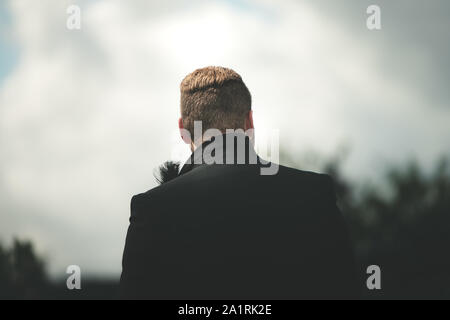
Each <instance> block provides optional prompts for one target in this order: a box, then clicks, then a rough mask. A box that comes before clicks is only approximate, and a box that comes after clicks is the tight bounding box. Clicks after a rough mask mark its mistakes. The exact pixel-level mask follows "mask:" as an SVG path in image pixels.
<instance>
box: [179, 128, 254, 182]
mask: <svg viewBox="0 0 450 320" xmlns="http://www.w3.org/2000/svg"><path fill="white" fill-rule="evenodd" d="M216 150H217V153H216ZM220 150H222V154H220V153H219V152H220ZM227 151H228V152H227ZM211 155H213V157H212V158H211ZM214 159H215V160H217V161H215V162H213V163H211V160H214ZM256 163H260V159H259V157H258V156H257V154H256V152H255V150H254V147H253V143H252V141H251V140H250V138H249V137H248V136H247V135H245V134H244V133H236V132H235V133H225V134H222V135H219V136H214V137H212V138H211V139H209V140H207V141H204V142H203V143H202V144H201V145H200V146H199V147H197V148H196V149H195V150H194V152H193V153H192V154H191V156H190V157H189V159H188V160H187V161H186V162H185V164H184V165H183V167H182V168H181V170H180V174H179V175H182V174H184V173H186V172H189V171H191V170H192V169H194V168H195V167H198V166H201V165H205V164H256Z"/></svg>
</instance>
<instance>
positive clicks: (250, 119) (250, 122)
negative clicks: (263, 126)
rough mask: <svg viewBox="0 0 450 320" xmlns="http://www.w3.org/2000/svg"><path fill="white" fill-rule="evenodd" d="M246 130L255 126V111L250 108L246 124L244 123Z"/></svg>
mask: <svg viewBox="0 0 450 320" xmlns="http://www.w3.org/2000/svg"><path fill="white" fill-rule="evenodd" d="M244 126H245V127H244V131H247V130H248V129H254V128H255V127H254V126H253V111H252V110H250V111H249V112H248V113H247V116H246V117H245V125H244Z"/></svg>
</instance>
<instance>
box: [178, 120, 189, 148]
mask: <svg viewBox="0 0 450 320" xmlns="http://www.w3.org/2000/svg"><path fill="white" fill-rule="evenodd" d="M178 128H179V129H180V135H181V139H182V140H183V141H184V143H186V144H191V134H190V132H189V131H188V130H186V129H185V128H184V125H183V119H181V118H179V119H178Z"/></svg>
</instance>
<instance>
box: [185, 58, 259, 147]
mask: <svg viewBox="0 0 450 320" xmlns="http://www.w3.org/2000/svg"><path fill="white" fill-rule="evenodd" d="M180 90H181V118H180V120H179V127H180V129H186V130H187V131H189V133H190V136H191V137H193V136H194V121H201V122H202V129H203V131H206V130H208V129H212V128H214V129H218V130H220V131H222V132H224V133H225V130H226V129H234V130H236V129H243V130H248V129H253V119H252V112H251V104H252V99H251V95H250V92H249V91H248V89H247V87H246V85H245V84H244V82H243V81H242V78H241V76H240V75H239V74H238V73H236V72H235V71H233V70H231V69H227V68H223V67H206V68H202V69H197V70H195V71H194V72H192V73H190V74H188V75H187V76H186V77H185V78H184V79H183V81H182V82H181V85H180ZM183 138H184V140H185V142H187V143H191V141H189V140H188V139H186V137H183Z"/></svg>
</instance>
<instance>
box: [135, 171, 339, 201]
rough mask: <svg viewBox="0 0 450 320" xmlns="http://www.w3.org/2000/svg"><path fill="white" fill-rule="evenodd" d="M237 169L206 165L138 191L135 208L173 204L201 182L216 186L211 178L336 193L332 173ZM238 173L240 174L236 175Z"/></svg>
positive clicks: (260, 186)
mask: <svg viewBox="0 0 450 320" xmlns="http://www.w3.org/2000/svg"><path fill="white" fill-rule="evenodd" d="M229 169H231V170H229ZM235 169H236V170H233V168H231V167H227V166H203V167H201V168H198V169H196V170H193V171H191V172H188V173H186V174H184V175H182V176H179V177H177V178H175V179H173V180H170V181H168V182H166V183H163V184H161V185H158V186H156V187H154V188H152V189H150V190H148V191H146V192H143V193H139V194H136V195H134V196H133V197H132V200H131V205H132V208H133V207H135V208H139V207H140V206H148V205H149V204H151V203H156V202H158V203H159V202H163V204H164V203H166V204H169V203H170V202H171V201H178V200H180V199H178V197H179V196H180V195H181V194H184V193H190V192H194V191H195V189H196V188H197V187H199V186H200V185H208V187H209V188H212V187H213V185H214V184H213V183H212V182H211V180H214V181H215V184H221V183H226V180H233V181H235V182H234V183H240V182H239V181H242V182H244V181H245V183H249V182H248V180H247V181H246V180H245V179H251V180H253V185H254V187H256V188H268V187H269V188H272V187H273V188H274V189H276V190H280V188H282V189H291V190H292V192H296V190H297V191H302V192H305V191H307V192H308V193H313V194H316V195H324V194H325V193H326V194H327V195H328V196H329V195H330V193H332V194H333V196H334V187H333V180H332V178H331V176H330V175H328V174H324V173H316V172H312V171H305V170H299V169H295V168H292V167H288V166H284V165H279V170H278V172H277V174H275V175H260V174H258V173H256V174H255V173H254V172H253V173H252V172H249V171H250V170H248V169H250V167H247V168H245V167H239V166H236V167H235ZM247 174H249V175H247ZM234 175H237V176H239V177H233V176H234ZM243 175H246V176H243ZM224 177H226V179H224ZM236 178H239V179H241V180H238V179H236ZM250 184H251V183H250ZM203 189H204V188H203ZM203 191H204V190H203ZM159 205H161V203H159Z"/></svg>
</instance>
